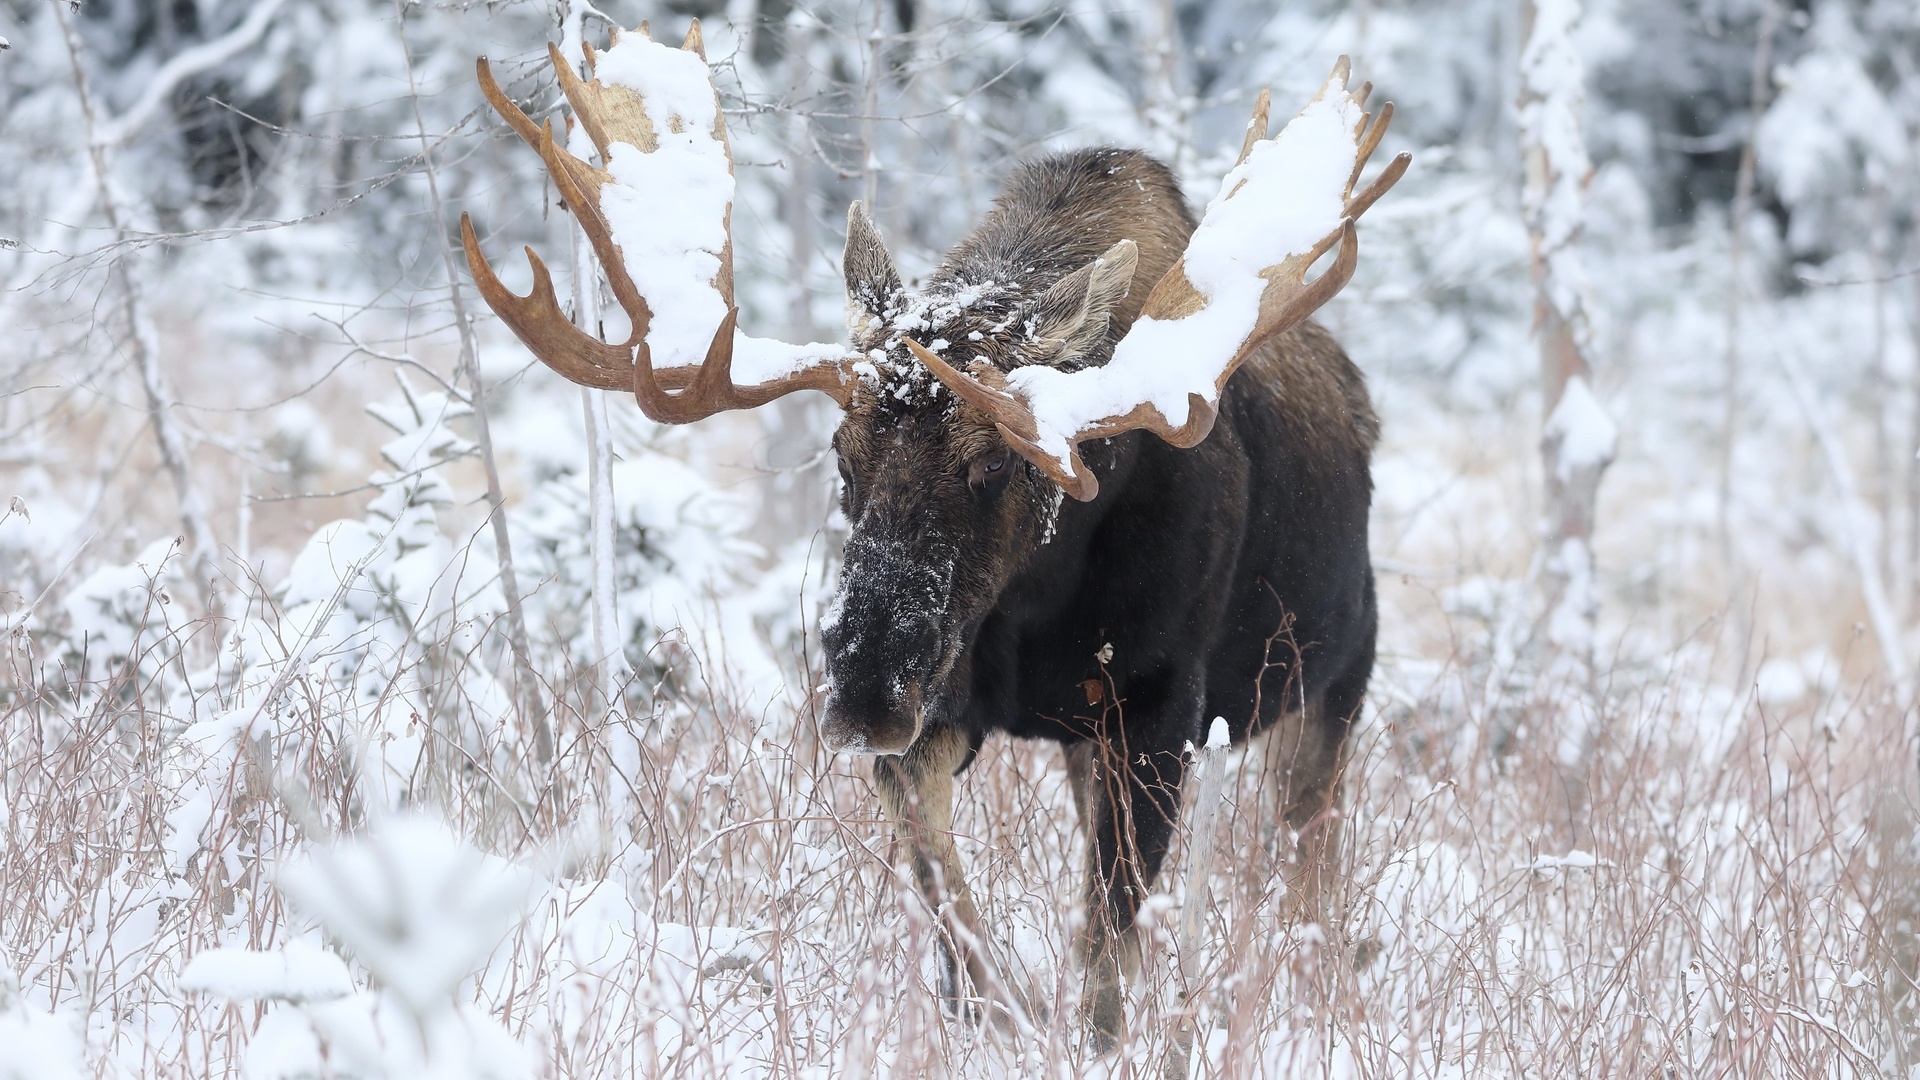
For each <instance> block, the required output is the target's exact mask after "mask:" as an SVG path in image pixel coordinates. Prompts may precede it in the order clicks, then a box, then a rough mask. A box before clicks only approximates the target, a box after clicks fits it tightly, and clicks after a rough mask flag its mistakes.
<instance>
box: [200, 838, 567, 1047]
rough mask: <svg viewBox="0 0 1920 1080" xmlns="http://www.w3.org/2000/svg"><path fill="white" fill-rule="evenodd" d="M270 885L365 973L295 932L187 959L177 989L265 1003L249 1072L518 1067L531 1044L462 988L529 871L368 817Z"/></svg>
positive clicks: (503, 928) (459, 843) (524, 889)
mask: <svg viewBox="0 0 1920 1080" xmlns="http://www.w3.org/2000/svg"><path fill="white" fill-rule="evenodd" d="M280 876H281V881H280V888H281V889H282V890H283V891H284V892H285V893H286V894H287V896H288V897H289V899H291V900H292V902H293V904H294V908H295V910H296V911H299V912H300V913H301V914H303V915H304V916H306V917H308V918H310V919H312V920H314V921H315V922H316V923H317V924H318V925H319V926H320V927H321V928H322V929H323V930H324V931H325V933H326V935H327V937H328V938H329V939H330V940H331V941H332V942H334V943H335V944H336V945H337V946H338V947H339V948H340V949H341V950H342V951H344V952H345V953H346V955H347V956H350V957H352V958H353V960H354V961H355V962H356V963H357V964H359V966H360V967H361V968H362V969H364V970H365V971H366V972H367V974H368V975H369V976H370V978H371V982H372V985H371V987H370V988H368V989H364V990H362V989H358V988H356V986H355V983H354V981H353V979H352V977H351V975H350V974H349V972H348V969H347V967H346V965H345V964H343V963H342V962H341V959H340V957H339V956H337V955H335V954H334V953H332V952H330V951H326V950H322V949H318V948H315V947H314V946H313V945H311V944H310V943H307V942H305V941H304V940H303V939H295V940H293V941H291V942H289V943H288V944H287V945H285V946H284V947H282V948H280V949H277V950H272V951H264V952H263V951H257V950H245V949H219V950H211V951H208V952H202V953H200V954H199V955H197V956H195V957H194V958H193V961H192V962H191V963H190V964H189V965H188V966H187V968H186V970H185V971H184V972H183V973H182V975H181V985H182V987H183V988H184V989H188V990H195V991H202V992H209V993H214V994H219V995H221V996H223V997H226V998H229V999H232V1000H237V1001H266V1002H270V1004H269V1005H268V1007H267V1011H266V1015H265V1016H264V1017H262V1019H261V1021H260V1029H259V1031H258V1032H257V1033H256V1034H255V1036H254V1040H253V1044H252V1046H251V1048H250V1049H249V1051H248V1054H247V1074H248V1076H249V1077H252V1078H255V1080H282V1078H285V1080H296V1078H300V1077H314V1076H345V1077H360V1078H365V1080H412V1078H415V1077H419V1078H422V1080H425V1078H433V1077H444V1078H446V1080H466V1078H473V1080H521V1078H525V1077H531V1076H533V1075H535V1072H534V1067H533V1059H532V1056H531V1055H530V1054H529V1053H528V1052H527V1050H526V1049H525V1048H524V1047H523V1046H522V1045H521V1044H520V1043H519V1042H518V1040H516V1039H514V1038H513V1036H512V1035H511V1034H509V1033H508V1032H507V1030H506V1029H505V1028H504V1027H502V1026H501V1024H500V1022H499V1021H498V1020H497V1019H495V1018H494V1017H492V1016H490V1015H488V1014H487V1012H486V1011H485V1010H482V1009H479V1008H476V1007H475V1006H474V1005H473V1004H472V1002H471V1000H470V997H471V995H470V994H468V993H463V992H462V987H463V984H466V983H467V982H468V980H469V979H470V978H471V977H472V975H473V974H474V973H475V972H476V971H478V970H479V969H480V968H482V967H483V966H484V965H485V963H486V959H487V957H488V956H489V955H490V954H491V953H493V952H494V950H495V949H497V948H498V947H499V946H500V943H501V941H502V939H503V938H505V936H506V935H507V933H508V932H509V930H511V929H512V927H513V926H514V925H515V924H517V923H518V922H519V920H520V919H521V917H522V916H523V915H524V914H525V913H526V909H527V906H528V904H529V903H530V902H531V900H532V896H533V886H534V882H533V878H532V875H531V874H530V873H529V872H528V871H526V870H525V869H523V868H521V867H518V866H515V865H513V864H511V863H508V862H506V861H504V860H501V859H498V858H494V857H492V856H489V855H485V854H482V853H481V852H479V851H477V850H475V849H474V848H473V847H472V846H471V845H469V844H468V843H467V842H466V841H464V840H462V839H461V838H459V837H458V836H456V835H454V834H453V833H452V832H451V831H450V830H449V829H448V828H447V827H446V825H444V824H442V823H440V822H437V821H431V820H427V819H422V818H392V819H385V820H380V821H376V822H374V823H373V825H372V827H371V828H370V829H369V830H368V832H367V833H366V834H365V835H364V836H363V837H360V838H358V839H355V840H352V841H348V842H345V843H341V844H337V845H334V846H332V847H330V848H325V849H322V850H320V851H318V852H315V853H314V854H313V855H312V856H311V857H310V858H307V859H304V860H301V861H299V862H296V863H295V864H293V865H290V866H287V867H286V868H284V869H283V870H282V871H281V875H280Z"/></svg>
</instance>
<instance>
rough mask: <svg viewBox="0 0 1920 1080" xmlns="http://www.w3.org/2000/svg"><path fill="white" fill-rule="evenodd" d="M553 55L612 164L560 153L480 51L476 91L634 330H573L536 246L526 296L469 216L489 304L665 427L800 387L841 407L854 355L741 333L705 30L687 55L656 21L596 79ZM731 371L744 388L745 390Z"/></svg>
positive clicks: (723, 144)
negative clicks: (534, 154)
mask: <svg viewBox="0 0 1920 1080" xmlns="http://www.w3.org/2000/svg"><path fill="white" fill-rule="evenodd" d="M547 52H548V56H549V58H550V59H551V60H552V63H553V70H554V73H555V75H556V76H557V77H558V78H559V80H560V88H561V90H562V91H564V92H565V94H566V97H567V101H568V103H569V104H571V105H572V106H573V114H574V116H575V117H576V118H577V119H578V120H579V121H580V125H581V127H582V128H584V129H585V131H586V133H587V136H588V138H590V139H591V140H592V141H593V145H594V148H595V149H596V150H598V151H599V156H600V161H601V163H602V165H603V166H604V167H603V168H596V167H594V166H593V165H590V164H588V163H587V162H585V161H582V160H580V159H579V158H577V157H575V156H573V155H572V154H570V153H568V152H567V151H566V150H565V149H564V148H562V147H561V146H560V144H559V142H558V141H556V140H555V139H554V135H553V124H552V123H551V122H548V123H546V124H543V125H536V124H535V123H534V122H533V120H532V119H530V118H529V117H528V116H527V114H526V113H525V112H522V111H521V109H520V107H519V106H518V105H516V104H514V102H513V99H511V98H509V97H508V96H507V95H506V93H505V91H503V90H502V89H501V88H500V84H499V83H498V82H496V81H495V80H494V77H493V72H492V69H491V68H490V67H489V65H488V63H487V60H486V58H485V57H481V58H480V59H479V60H478V61H477V62H476V65H475V67H476V69H477V71H478V74H479V79H480V87H481V90H482V91H483V92H484V93H485V94H486V96H487V100H488V101H489V102H491V103H492V104H493V107H494V109H495V110H496V111H498V112H499V113H500V115H501V116H502V117H503V118H505V119H506V121H507V123H508V124H510V125H511V126H512V127H513V129H514V131H516V132H518V133H519V135H520V137H521V138H522V139H524V140H526V142H527V145H529V146H531V147H533V148H534V149H535V150H536V151H538V152H539V154H540V157H541V158H542V160H544V161H545V162H546V166H547V172H548V174H549V175H550V176H552V178H553V183H554V187H555V188H556V189H558V191H559V192H560V198H561V200H562V201H563V202H565V203H566V206H567V209H568V210H570V211H572V213H573V215H574V218H575V220H577V221H578V222H579V223H580V227H581V229H582V230H584V231H585V232H586V234H587V240H588V242H589V243H591V244H592V246H593V250H594V253H595V254H596V255H598V256H599V258H600V265H601V266H602V268H603V269H604V270H605V271H606V275H607V283H608V285H609V287H610V288H611V289H612V292H613V296H614V299H615V300H616V301H617V302H618V303H619V305H620V307H621V308H622V309H623V310H624V311H625V312H626V313H627V317H628V318H629V319H630V320H631V322H632V331H631V332H630V333H629V334H628V336H627V340H626V341H625V342H622V343H620V344H613V343H610V342H605V341H601V340H600V339H598V338H596V337H594V336H592V335H590V334H588V333H586V332H585V331H583V330H581V329H579V328H578V327H576V326H574V325H573V323H572V322H571V321H570V320H569V319H568V318H567V316H566V315H565V313H563V312H562V311H561V310H560V303H559V300H558V298H557V297H556V296H555V295H554V291H553V277H552V275H551V274H549V273H548V272H547V268H546V265H545V264H544V263H542V262H541V261H540V257H539V256H538V255H536V254H534V252H533V249H532V248H528V249H527V261H528V262H529V263H530V264H531V265H532V268H533V291H532V292H531V293H529V294H528V295H526V296H518V295H515V294H514V293H513V292H512V291H511V290H509V289H508V288H507V287H506V286H505V285H504V284H502V283H501V281H500V278H499V277H498V275H496V274H495V273H494V272H493V267H491V266H490V265H488V263H487V259H486V256H485V255H483V254H481V251H480V241H479V238H478V237H477V236H476V235H475V234H474V230H473V222H472V221H471V220H470V219H469V218H468V216H467V215H465V214H462V215H461V216H460V237H461V240H462V242H463V244H464V245H465V247H466V252H467V265H468V267H469V268H470V269H471V270H472V271H473V280H474V283H475V285H477V286H478V288H479V290H480V295H481V296H483V297H484V298H485V299H486V301H487V304H488V306H489V307H491V308H493V310H494V312H495V313H496V314H498V315H499V316H500V319H501V321H503V322H505V323H506V324H507V326H509V327H510V328H512V330H513V332H514V334H515V335H517V336H518V337H519V338H520V340H521V341H522V342H524V343H525V344H526V346H527V348H529V349H531V350H532V351H533V354H534V355H535V356H536V357H539V359H540V360H541V361H542V362H543V363H545V364H546V365H547V366H548V367H550V368H552V369H553V370H555V371H557V372H559V373H560V374H561V375H562V376H564V377H565V378H567V379H569V380H571V381H573V382H576V383H579V384H580V385H582V386H590V387H596V388H599V389H602V390H622V389H631V390H632V391H633V395H634V397H635V398H636V399H637V400H638V401H639V403H640V410H641V411H642V412H644V413H646V414H647V416H648V417H650V418H652V419H653V420H655V421H657V422H659V423H663V424H685V423H690V422H692V421H694V420H699V419H702V418H704V417H707V416H711V415H713V414H714V413H717V412H723V411H726V410H729V409H751V408H755V407H757V406H760V405H764V404H766V403H767V402H769V401H772V400H773V399H775V398H777V397H781V396H783V395H786V394H790V393H793V392H794V391H796V390H820V391H824V392H825V393H827V394H830V395H832V396H833V397H834V399H835V400H837V401H839V402H840V404H841V405H843V406H844V405H845V404H846V403H847V396H848V394H849V393H850V391H851V385H852V376H851V374H850V371H849V367H850V365H851V364H852V363H853V362H854V361H855V360H856V359H857V358H856V357H850V356H848V355H846V352H845V350H844V349H841V348H840V347H838V346H825V345H808V346H794V345H787V344H784V343H782V342H778V341H769V340H766V339H761V338H752V337H748V336H746V335H744V334H740V333H738V331H737V328H736V323H737V321H738V318H739V309H738V308H737V307H735V306H734V303H733V234H732V213H733V154H732V150H731V148H730V147H729V145H728V143H727V129H726V120H725V118H724V117H723V116H722V115H721V112H720V104H719V97H718V95H717V94H716V93H715V91H714V89H713V80H712V76H711V75H710V73H709V72H708V70H707V63H706V48H705V44H704V42H703V41H702V39H701V35H700V23H699V21H698V20H695V22H694V23H693V27H692V29H690V30H688V31H687V40H686V44H684V45H682V46H681V47H680V48H679V49H672V48H669V47H667V46H664V45H660V44H657V43H656V42H654V41H653V40H652V38H651V37H650V36H649V34H648V33H647V30H646V27H645V24H642V27H641V29H640V31H639V32H638V33H629V34H624V35H623V34H619V33H617V32H616V33H615V35H614V40H613V44H612V46H611V47H610V48H608V49H607V50H606V51H605V52H601V53H596V52H595V50H594V49H593V47H592V46H591V45H589V46H587V47H586V56H587V63H588V65H589V68H590V70H591V71H592V73H593V75H594V77H593V78H592V79H589V80H583V79H581V78H580V77H579V76H578V75H577V74H575V73H574V70H573V66H572V65H571V64H570V63H568V62H567V59H566V57H565V56H563V55H562V54H561V52H560V49H559V47H558V46H557V45H552V44H549V45H548V47H547ZM663 196H665V197H667V199H668V200H669V201H667V202H665V204H664V205H663V204H662V197H663ZM736 373H738V374H740V375H741V376H743V377H744V380H745V381H744V382H740V383H736V382H735V381H734V377H735V374H736ZM675 391H677V392H675Z"/></svg>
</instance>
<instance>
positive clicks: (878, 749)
mask: <svg viewBox="0 0 1920 1080" xmlns="http://www.w3.org/2000/svg"><path fill="white" fill-rule="evenodd" d="M925 717H926V710H925V709H924V708H923V707H922V705H921V697H920V684H919V683H917V682H911V683H907V684H906V685H905V686H904V687H903V693H902V694H901V695H899V699H898V700H895V701H881V700H876V699H874V698H872V697H867V698H866V699H865V700H858V701H855V700H849V699H848V698H847V697H846V696H845V695H843V694H842V693H841V691H840V689H839V685H838V684H837V683H836V684H835V687H834V690H833V692H832V693H830V694H829V695H828V696H827V710H826V715H825V716H823V717H821V719H820V741H821V742H824V743H826V744H827V749H829V750H832V751H834V752H835V753H845V754H904V753H906V751H907V747H909V746H912V745H913V740H914V739H916V738H919V736H920V727H921V724H922V723H923V721H924V720H925Z"/></svg>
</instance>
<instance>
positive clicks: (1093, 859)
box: [1067, 728, 1186, 1052]
mask: <svg viewBox="0 0 1920 1080" xmlns="http://www.w3.org/2000/svg"><path fill="white" fill-rule="evenodd" d="M1152 734H1153V732H1151V731H1150V730H1148V729H1145V728H1135V729H1131V730H1129V731H1128V732H1127V735H1131V736H1134V737H1135V738H1136V740H1137V739H1138V738H1139V737H1141V736H1147V737H1148V738H1149V740H1150V742H1151V743H1152V745H1139V744H1138V743H1137V742H1134V741H1133V740H1129V739H1127V738H1124V737H1114V738H1109V739H1106V740H1090V741H1087V742H1083V743H1079V744H1076V745H1075V746H1073V747H1072V748H1070V749H1069V750H1068V751H1067V768H1068V771H1069V773H1070V774H1071V779H1072V782H1073V793H1074V803H1075V805H1076V807H1077V808H1078V809H1079V811H1080V825H1081V828H1082V829H1084V830H1085V831H1086V836H1087V862H1088V890H1087V891H1088V898H1087V925H1086V928H1085V929H1084V930H1083V931H1082V932H1081V937H1080V940H1079V943H1078V946H1079V947H1078V949H1077V950H1076V951H1077V952H1078V953H1079V956H1080V959H1081V961H1082V962H1083V963H1084V964H1085V966H1086V990H1085V1006H1084V1007H1085V1009H1086V1014H1087V1022H1088V1024H1089V1026H1090V1027H1091V1028H1092V1030H1093V1036H1094V1042H1095V1045H1096V1046H1097V1047H1098V1048H1099V1049H1100V1050H1101V1051H1102V1052H1104V1051H1106V1050H1109V1049H1111V1048H1112V1047H1113V1046H1114V1045H1115V1044H1116V1043H1118V1041H1119V1038H1120V1030H1121V1025H1122V1023H1123V1021H1124V1019H1125V1014H1126V1009H1125V999H1126V994H1125V990H1126V986H1127V984H1128V982H1130V981H1131V980H1132V978H1133V977H1134V975H1135V974H1137V973H1138V972H1139V970H1140V925H1139V921H1138V919H1139V914H1140V905H1141V904H1142V903H1144V902H1145V900H1146V897H1147V894H1148V892H1149V891H1150V890H1151V888H1152V886H1153V882H1154V880H1155V879H1156V878H1158V877H1159V875H1160V865H1161V863H1163V862H1165V861H1166V857H1167V849H1168V847H1169V845H1170V844H1171V842H1172V839H1173V830H1174V822H1175V821H1177V820H1178V818H1179V813H1180V783H1181V780H1182V778H1183V777H1184V776H1185V775H1186V762H1185V759H1184V757H1183V756H1182V754H1181V749H1180V748H1181V747H1182V746H1184V744H1185V742H1186V739H1185V737H1184V736H1183V737H1182V738H1181V739H1180V740H1179V741H1178V742H1175V743H1174V745H1173V746H1171V747H1168V746H1165V745H1162V744H1163V743H1165V742H1166V741H1167V740H1165V739H1152V738H1151V736H1152ZM1130 742H1133V744H1131V745H1130Z"/></svg>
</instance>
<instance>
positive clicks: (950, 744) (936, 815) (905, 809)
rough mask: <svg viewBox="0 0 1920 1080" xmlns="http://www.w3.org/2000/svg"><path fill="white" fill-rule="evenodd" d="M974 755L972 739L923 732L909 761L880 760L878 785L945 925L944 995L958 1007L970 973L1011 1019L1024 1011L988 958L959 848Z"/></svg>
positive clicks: (979, 990)
mask: <svg viewBox="0 0 1920 1080" xmlns="http://www.w3.org/2000/svg"><path fill="white" fill-rule="evenodd" d="M972 752H973V743H972V740H971V738H970V737H969V736H968V734H967V733H966V732H965V731H962V730H960V729H958V728H950V727H943V728H935V729H933V730H931V731H925V732H922V733H921V735H920V737H919V738H918V739H916V740H915V741H914V743H913V745H912V746H909V747H908V748H907V752H906V753H904V754H886V755H882V756H880V757H878V758H875V759H874V765H873V780H874V784H875V786H876V787H878V788H879V789H880V802H881V804H882V805H883V806H884V807H885V808H886V812H887V817H888V818H889V819H890V820H891V821H892V822H893V828H894V835H895V836H896V837H897V838H899V839H900V840H901V841H902V842H903V843H905V844H906V846H907V850H908V851H909V852H910V853H911V854H912V856H913V874H914V880H915V883H916V884H917V885H918V886H919V888H920V893H921V895H922V896H924V897H926V900H927V904H928V906H929V907H931V908H932V909H933V911H934V914H935V917H936V919H938V920H939V922H940V924H941V929H942V931H943V932H942V935H941V939H940V951H941V958H942V961H943V963H942V967H943V970H944V974H945V979H944V981H945V983H946V986H945V987H943V988H942V989H943V992H945V993H946V995H947V996H948V997H949V998H951V999H953V1000H955V1001H958V1000H959V999H960V998H961V997H962V996H963V995H962V988H961V985H960V969H961V968H963V967H964V968H965V969H966V972H967V977H968V978H969V979H971V980H972V982H973V990H974V993H976V994H979V995H982V996H984V997H987V998H988V999H989V1000H995V999H998V1000H999V1001H1000V1004H1002V1005H1003V1006H1005V1007H1006V1008H1007V1009H1008V1010H1009V1011H1011V1010H1013V1009H1015V1008H1017V1007H1018V1006H1017V1004H1016V1003H1014V1002H1012V1001H1011V1000H1007V997H1006V991H1005V987H1004V985H1003V984H1002V983H1001V982H1000V980H999V977H998V973H997V972H995V971H994V969H993V967H992V961H991V960H990V958H989V957H988V956H987V953H986V945H987V938H986V936H985V935H984V934H983V933H981V930H980V917H979V915H978V913H977V912H975V910H974V907H973V895H972V894H971V893H970V892H969V891H968V889H967V883H966V878H965V877H964V876H963V875H962V874H961V868H960V853H959V851H958V850H957V849H956V848H955V847H954V843H953V777H954V773H956V772H957V771H959V769H960V768H961V767H963V766H964V765H965V764H966V763H967V759H968V755H970V754H971V753H972Z"/></svg>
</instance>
